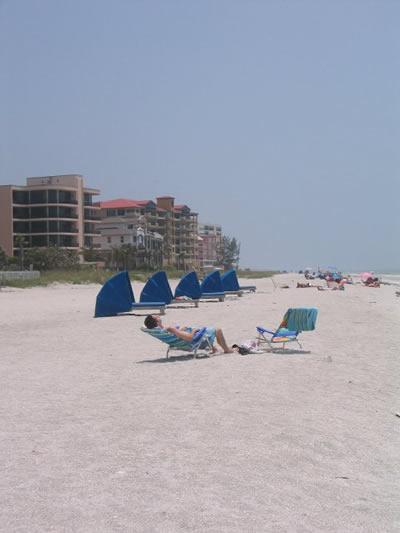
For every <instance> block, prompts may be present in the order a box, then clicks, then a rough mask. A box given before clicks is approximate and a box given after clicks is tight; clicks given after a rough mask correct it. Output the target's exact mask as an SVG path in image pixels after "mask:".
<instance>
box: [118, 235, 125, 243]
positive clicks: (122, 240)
mask: <svg viewBox="0 0 400 533" xmlns="http://www.w3.org/2000/svg"><path fill="white" fill-rule="evenodd" d="M119 240H120V241H121V242H122V243H123V242H124V236H123V235H121V237H120V238H119Z"/></svg>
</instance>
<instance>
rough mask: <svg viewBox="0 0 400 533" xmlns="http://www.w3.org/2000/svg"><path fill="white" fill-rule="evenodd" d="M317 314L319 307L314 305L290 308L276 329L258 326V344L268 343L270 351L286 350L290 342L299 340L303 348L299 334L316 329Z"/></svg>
mask: <svg viewBox="0 0 400 533" xmlns="http://www.w3.org/2000/svg"><path fill="white" fill-rule="evenodd" d="M317 315H318V309H315V308H313V307H311V308H292V309H288V310H287V311H286V313H285V316H284V317H283V320H282V322H281V324H280V325H279V327H278V329H277V330H276V331H271V330H269V329H266V328H263V327H261V326H257V328H256V329H257V333H258V338H257V340H258V344H259V345H260V346H262V345H263V344H267V345H268V347H269V349H270V351H274V349H276V348H278V349H282V350H284V349H285V345H286V344H287V343H288V342H297V344H298V345H299V346H300V348H301V349H302V348H303V347H302V345H301V344H300V342H299V340H298V335H299V334H300V333H301V332H302V331H312V330H314V329H315V323H316V320H317ZM277 345H278V346H277ZM279 345H281V346H279Z"/></svg>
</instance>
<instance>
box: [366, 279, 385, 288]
mask: <svg viewBox="0 0 400 533" xmlns="http://www.w3.org/2000/svg"><path fill="white" fill-rule="evenodd" d="M364 285H365V286H366V287H380V286H381V284H380V282H379V278H372V277H371V278H368V279H367V280H366V281H364Z"/></svg>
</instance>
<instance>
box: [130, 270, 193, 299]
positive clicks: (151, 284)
mask: <svg viewBox="0 0 400 533" xmlns="http://www.w3.org/2000/svg"><path fill="white" fill-rule="evenodd" d="M194 274H195V273H194ZM185 277H186V276H185ZM181 281H182V280H181ZM196 281H197V288H196V285H195V283H194V280H192V283H191V284H190V283H188V290H187V291H186V292H185V294H183V293H182V294H181V293H180V290H178V292H177V291H175V295H174V294H173V293H172V290H171V286H170V284H169V281H168V277H167V274H166V272H164V271H161V272H156V273H155V274H153V275H152V276H151V277H150V278H149V279H148V280H147V283H146V285H145V286H144V287H143V290H142V293H141V295H140V301H141V302H143V303H145V302H151V301H153V302H154V301H156V300H162V301H163V302H165V304H166V305H171V304H176V303H194V305H195V307H198V305H199V296H198V295H199V294H200V285H199V281H198V279H197V277H196ZM180 283H181V282H180ZM178 286H179V284H178ZM183 286H185V283H183ZM181 288H182V285H181Z"/></svg>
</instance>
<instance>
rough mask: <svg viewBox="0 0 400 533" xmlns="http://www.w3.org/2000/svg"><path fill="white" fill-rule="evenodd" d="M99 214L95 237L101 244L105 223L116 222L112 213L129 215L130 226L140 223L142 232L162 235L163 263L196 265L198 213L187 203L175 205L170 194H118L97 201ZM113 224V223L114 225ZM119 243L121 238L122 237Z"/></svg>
mask: <svg viewBox="0 0 400 533" xmlns="http://www.w3.org/2000/svg"><path fill="white" fill-rule="evenodd" d="M98 205H99V207H100V215H101V225H100V231H101V238H100V239H96V242H97V243H100V246H101V247H104V244H105V241H106V239H107V238H108V237H110V235H107V231H106V230H105V228H106V227H110V224H113V221H114V222H115V217H120V218H121V217H124V218H127V219H131V222H130V224H132V228H131V230H133V229H134V227H137V228H138V227H140V228H142V229H143V231H144V232H145V235H149V236H151V235H155V234H158V235H160V236H161V237H162V253H163V266H171V267H175V268H178V269H182V270H189V269H191V268H197V267H198V263H197V255H198V253H197V246H198V240H197V216H198V215H197V213H195V212H193V211H191V209H190V208H189V207H188V206H187V205H175V198H174V197H172V196H159V197H158V198H156V201H155V202H154V201H152V200H128V199H125V198H119V199H116V200H109V201H104V202H99V204H98ZM115 228H116V226H115ZM126 229H127V228H120V230H119V231H120V233H118V229H117V228H116V229H115V230H114V232H116V233H114V238H117V239H118V237H124V233H123V232H124V231H126ZM124 239H125V238H124ZM121 244H123V242H122V241H121Z"/></svg>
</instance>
